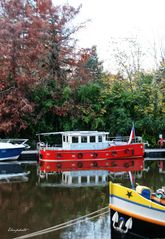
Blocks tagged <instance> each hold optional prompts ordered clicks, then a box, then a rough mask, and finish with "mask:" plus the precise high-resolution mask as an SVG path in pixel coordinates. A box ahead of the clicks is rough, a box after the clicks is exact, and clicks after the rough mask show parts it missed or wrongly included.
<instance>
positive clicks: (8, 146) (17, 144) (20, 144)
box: [0, 139, 28, 161]
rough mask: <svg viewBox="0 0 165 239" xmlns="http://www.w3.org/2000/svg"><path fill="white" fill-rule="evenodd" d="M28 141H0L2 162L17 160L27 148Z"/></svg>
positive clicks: (0, 158)
mask: <svg viewBox="0 0 165 239" xmlns="http://www.w3.org/2000/svg"><path fill="white" fill-rule="evenodd" d="M27 141H28V139H7V140H0V161H4V160H16V159H17V158H18V157H19V156H20V154H21V152H22V151H23V149H25V148H26V146H27V145H26V142H27Z"/></svg>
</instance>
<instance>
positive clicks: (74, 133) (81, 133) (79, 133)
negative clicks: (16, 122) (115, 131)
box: [37, 131, 109, 136]
mask: <svg viewBox="0 0 165 239" xmlns="http://www.w3.org/2000/svg"><path fill="white" fill-rule="evenodd" d="M57 134H61V135H69V136H90V135H108V134H109V132H104V131H102V132H101V131H62V132H50V133H39V134H37V135H38V136H40V135H43V136H48V135H57Z"/></svg>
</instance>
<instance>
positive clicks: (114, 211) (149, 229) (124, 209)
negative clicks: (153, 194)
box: [109, 182, 165, 238]
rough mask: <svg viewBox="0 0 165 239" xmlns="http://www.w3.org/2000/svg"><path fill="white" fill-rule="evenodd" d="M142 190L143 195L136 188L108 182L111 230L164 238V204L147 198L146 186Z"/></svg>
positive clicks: (147, 190)
mask: <svg viewBox="0 0 165 239" xmlns="http://www.w3.org/2000/svg"><path fill="white" fill-rule="evenodd" d="M143 191H145V192H146V194H145V195H144V196H142V195H141V194H140V193H139V192H137V191H136V190H133V189H130V188H127V187H124V186H122V185H119V184H116V183H112V182H110V183H109V192H110V193H109V207H110V214H111V230H112V232H114V231H117V233H118V234H119V233H122V234H127V233H129V234H137V235H141V236H146V237H149V238H165V206H163V205H160V204H158V203H156V202H153V201H152V200H151V199H150V198H149V197H150V192H149V189H148V188H146V187H144V190H143ZM147 192H148V194H147ZM128 220H129V221H128ZM127 221H128V222H127ZM126 222H127V223H126ZM127 227H128V228H127ZM116 238H117V237H116Z"/></svg>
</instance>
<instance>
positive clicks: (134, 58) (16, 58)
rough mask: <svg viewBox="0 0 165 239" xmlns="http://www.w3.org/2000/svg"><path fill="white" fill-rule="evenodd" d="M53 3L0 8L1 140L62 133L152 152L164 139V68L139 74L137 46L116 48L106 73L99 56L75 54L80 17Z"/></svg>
mask: <svg viewBox="0 0 165 239" xmlns="http://www.w3.org/2000/svg"><path fill="white" fill-rule="evenodd" d="M79 11H80V7H79V8H77V9H75V8H73V7H71V6H69V5H64V6H54V5H53V4H52V1H51V0H45V1H41V0H33V1H30V0H27V1H22V0H1V2H0V51H1V57H0V132H1V136H6V137H7V136H9V135H12V136H13V137H18V136H21V135H22V136H24V137H25V136H26V137H28V138H31V139H34V138H35V134H36V133H38V132H45V131H47V132H48V131H62V130H106V131H110V133H111V135H116V134H119V135H128V134H129V133H130V130H131V126H132V122H134V123H135V128H136V134H137V135H142V136H143V137H144V138H145V139H146V140H148V141H149V143H151V144H152V145H155V144H156V143H157V139H158V135H159V134H160V133H161V134H163V135H165V120H164V114H165V88H164V85H165V84H164V83H165V63H164V60H163V59H162V61H161V63H160V68H158V69H157V71H153V72H150V73H146V72H144V71H143V70H142V65H141V58H142V56H143V53H142V52H141V50H140V48H139V45H138V44H136V43H135V42H128V43H129V44H132V45H131V47H130V54H129V55H126V54H125V52H124V51H120V49H119V48H117V51H116V52H115V57H116V61H118V64H119V67H120V68H119V72H118V73H117V74H114V75H112V74H110V73H104V72H103V67H102V62H100V61H99V58H98V55H97V48H96V46H93V47H91V48H87V49H86V48H84V49H77V48H76V39H75V38H74V33H75V32H76V31H78V30H79V29H80V28H81V27H83V25H79V26H74V25H73V24H72V20H73V19H74V18H75V17H76V15H77V14H78V13H79Z"/></svg>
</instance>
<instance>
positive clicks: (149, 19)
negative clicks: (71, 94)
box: [54, 0, 165, 71]
mask: <svg viewBox="0 0 165 239" xmlns="http://www.w3.org/2000/svg"><path fill="white" fill-rule="evenodd" d="M54 3H55V4H57V5H59V4H64V3H68V4H69V5H71V6H74V7H78V6H79V5H80V4H82V8H81V10H80V13H79V15H78V16H77V17H76V23H81V22H84V21H86V20H88V19H90V22H87V23H86V27H85V28H84V29H82V30H80V31H79V32H78V33H77V34H76V38H77V39H78V46H80V47H83V48H86V47H87V48H88V47H91V46H93V45H96V46H97V52H98V56H99V59H100V60H103V61H104V68H105V70H109V71H111V70H112V71H113V69H115V66H114V64H115V63H112V61H113V60H112V50H113V49H112V48H113V47H114V46H113V45H112V41H120V42H121V41H122V39H125V38H129V39H137V42H138V43H139V44H140V45H141V47H142V50H143V51H144V52H145V54H146V59H145V60H144V64H145V66H144V68H150V67H151V68H152V66H155V63H156V60H155V58H154V49H156V55H157V56H159V54H160V50H163V49H164V50H165V14H164V9H165V0H54Z"/></svg>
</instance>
